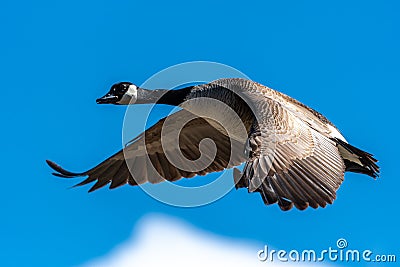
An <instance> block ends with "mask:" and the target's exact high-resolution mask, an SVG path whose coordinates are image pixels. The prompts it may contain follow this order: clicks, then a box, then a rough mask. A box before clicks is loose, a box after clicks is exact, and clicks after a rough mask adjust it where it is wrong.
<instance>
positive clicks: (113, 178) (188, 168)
mask: <svg viewBox="0 0 400 267" xmlns="http://www.w3.org/2000/svg"><path fill="white" fill-rule="evenodd" d="M185 122H187V123H186V124H185ZM178 125H182V126H183V125H184V126H183V127H182V128H181V130H179V129H177V127H178ZM178 128H179V127H178ZM207 139H211V140H212V141H213V142H210V140H207ZM174 140H177V141H176V144H175V143H174ZM202 140H204V141H203V142H202ZM213 143H214V144H213ZM244 161H245V156H244V147H243V145H241V144H240V143H239V142H236V141H235V140H230V138H229V137H228V135H227V134H226V133H224V132H223V131H222V130H221V129H219V130H217V129H215V128H214V127H213V126H211V125H210V123H208V122H207V121H206V120H205V119H203V118H200V117H195V116H194V115H193V114H192V113H190V112H187V111H185V110H180V111H178V112H176V113H174V114H172V115H170V116H168V117H166V118H163V119H161V120H160V121H158V122H157V123H156V124H155V125H154V126H152V127H150V128H149V129H147V130H146V131H145V132H144V133H142V134H140V135H139V136H138V137H136V138H135V139H134V140H133V141H132V142H130V144H129V145H128V146H127V147H125V148H124V149H123V150H121V151H119V152H118V153H116V154H114V155H113V156H111V157H109V158H108V159H106V160H105V161H103V162H102V163H100V164H99V165H97V166H96V167H94V168H92V169H90V170H88V171H86V172H82V173H73V172H69V171H67V170H65V169H63V168H61V167H60V166H58V165H57V164H55V163H54V162H51V161H47V163H48V164H49V165H50V167H52V168H53V169H54V170H55V171H56V173H53V174H54V175H56V176H60V177H65V178H72V177H80V176H88V177H87V178H86V179H85V180H83V181H82V182H80V183H79V184H77V185H76V186H81V185H85V184H88V183H91V182H94V181H96V183H95V184H94V185H93V186H92V187H91V188H90V190H89V192H91V191H94V190H96V189H99V188H101V187H103V186H105V185H107V184H109V183H111V185H110V188H116V187H118V186H121V185H124V184H126V183H129V184H130V185H138V184H142V183H146V182H150V183H159V182H162V181H165V180H168V181H176V180H179V179H181V178H182V177H186V178H190V177H193V176H195V175H205V174H207V173H210V172H218V171H222V170H223V169H225V168H230V167H232V166H236V165H239V164H241V163H242V162H244Z"/></svg>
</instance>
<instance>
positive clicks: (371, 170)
mask: <svg viewBox="0 0 400 267" xmlns="http://www.w3.org/2000/svg"><path fill="white" fill-rule="evenodd" d="M333 140H334V141H335V142H336V143H337V144H338V145H340V146H341V147H343V148H344V149H346V150H347V151H348V152H350V153H351V154H354V155H355V156H357V157H358V160H359V161H360V162H361V164H362V165H360V164H358V163H357V162H353V161H351V160H349V159H344V163H345V166H346V171H349V172H356V173H362V174H366V175H369V176H371V177H373V178H377V177H379V173H380V168H379V166H378V165H377V164H376V163H377V162H378V160H377V159H375V158H374V157H373V155H372V154H370V153H368V152H365V151H363V150H361V149H359V148H356V147H354V146H352V145H350V144H348V143H346V142H344V141H342V140H340V139H338V138H334V139H333Z"/></svg>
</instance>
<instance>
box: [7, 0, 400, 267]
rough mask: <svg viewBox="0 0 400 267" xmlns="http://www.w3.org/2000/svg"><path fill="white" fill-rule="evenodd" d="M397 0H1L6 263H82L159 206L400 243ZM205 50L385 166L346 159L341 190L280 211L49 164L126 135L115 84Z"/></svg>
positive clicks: (292, 234) (283, 231) (306, 236)
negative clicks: (365, 171) (175, 195)
mask: <svg viewBox="0 0 400 267" xmlns="http://www.w3.org/2000/svg"><path fill="white" fill-rule="evenodd" d="M399 8H400V4H399V3H398V2H397V1H381V2H378V1H335V2H326V1H323V2H322V1H258V2H256V3H250V2H241V3H234V2H232V1H227V2H220V3H217V2H216V1H201V2H197V3H192V4H189V3H179V2H174V1H167V2H161V1H160V2H153V1H146V2H145V1H142V2H141V3H137V2H133V1H112V2H111V1H107V2H106V1H85V2H82V1H68V2H62V3H60V2H57V1H20V2H16V1H3V2H2V3H1V8H0V25H2V26H1V28H0V34H1V42H0V58H1V61H0V62H1V63H0V71H1V75H0V81H1V83H0V84H1V88H2V90H1V93H2V100H3V101H2V104H1V105H0V109H1V114H2V121H3V128H2V131H1V133H0V135H1V140H3V141H2V143H3V144H2V161H1V162H2V179H3V183H2V187H1V188H2V189H1V194H0V200H1V202H2V216H1V220H0V236H1V240H2V241H1V242H0V251H1V252H2V263H4V266H71V265H78V264H81V263H84V262H86V261H88V260H90V259H93V258H96V257H99V256H101V255H104V254H105V253H107V252H109V251H110V250H111V249H112V248H114V247H115V246H117V245H118V244H120V243H121V242H123V241H124V240H126V239H127V238H128V237H129V236H130V234H131V232H132V228H133V227H134V225H135V224H136V222H137V221H138V220H140V218H142V217H143V216H145V215H146V214H148V213H160V214H168V215H169V216H173V217H176V218H179V219H181V220H183V221H185V222H187V223H189V224H192V225H194V226H196V227H198V228H200V229H203V230H205V231H209V232H212V233H215V234H217V235H220V236H226V237H229V238H237V239H238V240H247V241H251V242H256V243H258V244H260V245H263V244H266V243H268V244H273V245H274V246H275V247H277V248H282V249H292V248H297V249H306V248H314V249H323V248H326V247H328V246H331V245H333V244H334V243H335V242H336V240H337V239H338V238H340V237H345V238H346V239H347V240H348V242H349V244H350V245H351V247H353V248H359V249H371V250H374V251H376V252H377V253H378V252H380V253H398V256H400V253H399V252H398V247H399V246H400V241H399V230H398V225H399V223H400V221H399V217H398V216H397V213H398V210H399V207H398V200H397V196H398V188H399V187H400V180H399V177H398V176H399V175H398V173H397V167H398V165H399V163H398V151H399V149H400V147H399V143H398V141H397V132H398V131H399V130H400V129H399V126H398V123H397V121H398V119H397V116H398V97H399V88H400V76H399V73H400V67H399V66H400V65H399V61H400V53H399V47H400V35H399V26H400V18H399V16H398V13H399ZM193 60H206V61H214V62H220V63H224V64H227V65H230V66H232V67H235V68H236V69H238V70H240V71H242V72H243V73H245V74H246V75H248V76H249V77H251V78H252V79H253V80H255V81H258V82H260V83H262V84H265V85H268V86H270V87H272V88H275V89H277V90H280V91H282V92H284V93H286V94H288V95H290V96H292V97H294V98H296V99H298V100H300V101H302V102H304V103H305V104H307V105H309V106H311V107H314V108H315V109H317V110H318V111H320V112H321V113H323V114H325V115H326V116H327V117H328V118H329V119H330V120H331V121H333V122H334V123H335V124H336V125H337V126H338V127H339V129H341V131H342V132H343V134H344V135H345V137H346V138H347V139H348V140H349V141H350V142H351V143H352V144H353V145H355V146H358V147H360V148H363V149H365V150H367V151H369V152H371V153H373V154H374V155H375V156H376V157H377V158H378V159H379V160H380V166H381V168H382V174H381V178H380V179H378V180H377V181H374V180H373V179H371V178H369V177H366V176H361V175H357V174H346V177H345V181H344V183H343V185H342V186H341V188H340V189H339V191H338V199H337V200H336V201H335V203H334V205H332V206H329V207H327V208H325V209H318V210H311V209H309V210H307V211H303V212H299V211H296V210H293V211H291V212H287V213H283V212H281V211H280V210H279V208H278V207H277V206H270V207H265V206H264V205H263V203H262V201H261V199H260V197H259V196H258V195H255V194H253V195H251V194H247V192H246V190H239V191H232V192H231V193H229V194H228V195H227V196H225V197H224V198H223V199H221V200H219V201H217V202H215V203H212V204H210V205H207V206H204V207H200V208H189V209H185V208H176V207H171V206H168V205H165V204H162V203H160V202H158V201H156V200H153V199H152V198H150V197H149V196H148V195H146V194H145V193H144V192H143V191H142V190H140V189H139V188H133V187H128V186H126V187H122V188H120V189H117V190H113V191H109V190H107V189H102V190H99V191H97V192H95V193H91V194H87V193H86V191H87V189H88V188H77V189H68V188H69V187H70V186H71V185H73V183H74V181H67V180H62V179H57V178H55V177H53V176H51V175H50V169H49V168H48V166H47V165H46V164H45V159H52V160H55V161H57V162H59V163H60V164H62V165H63V166H65V167H66V168H69V169H71V170H77V171H79V170H85V169H87V168H90V167H92V166H94V165H95V164H97V163H99V162H100V161H101V160H103V159H104V158H106V157H107V156H109V155H111V154H112V153H114V152H115V151H117V150H119V149H120V148H121V131H122V122H123V117H124V113H125V108H124V107H119V106H104V105H103V106H99V105H96V104H95V99H96V98H97V97H99V96H101V95H103V94H104V93H105V92H106V91H107V90H108V88H109V86H110V85H111V84H113V83H114V82H117V81H121V80H129V81H132V82H135V83H137V84H141V83H143V82H144V81H145V80H146V79H147V78H149V77H150V76H151V75H153V74H154V73H156V72H158V71H160V70H162V69H164V68H166V67H169V66H171V65H174V64H178V63H182V62H187V61H193ZM140 115H141V114H140V112H138V116H140ZM138 133H139V132H138ZM165 230H166V231H168V229H165ZM171 242H172V241H171ZM382 266H383V265H382Z"/></svg>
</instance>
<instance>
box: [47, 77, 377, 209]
mask: <svg viewBox="0 0 400 267" xmlns="http://www.w3.org/2000/svg"><path fill="white" fill-rule="evenodd" d="M202 98H207V99H214V100H218V101H221V102H222V103H224V104H226V106H228V107H230V108H232V109H233V110H234V111H235V112H236V114H237V116H238V117H239V118H240V120H241V123H242V125H243V127H244V129H245V131H246V138H245V139H246V140H244V141H243V140H240V137H238V138H236V137H234V138H230V137H228V136H229V134H228V131H225V130H224V128H223V127H219V126H218V125H219V124H218V123H216V122H213V120H211V119H207V118H202V117H196V118H194V119H190V118H189V117H190V116H192V115H193V113H194V114H197V115H198V114H199V113H201V112H202V111H205V110H206V111H208V112H209V113H213V114H220V113H221V110H215V108H217V109H218V107H215V108H214V106H215V105H208V106H207V103H208V102H207V99H206V100H205V101H204V100H203V101H198V102H196V101H197V100H198V99H202ZM192 100H193V101H194V102H193V103H191V104H190V105H186V104H185V103H188V102H190V101H192ZM96 102H97V103H98V104H117V105H128V104H146V103H156V104H168V105H173V106H180V107H182V108H183V109H182V110H180V111H178V112H176V113H174V114H172V115H170V116H168V117H166V118H163V119H161V120H160V121H158V122H157V123H156V124H155V125H154V126H152V127H150V128H149V129H147V130H146V131H145V132H144V133H142V134H141V135H139V136H138V137H137V138H135V139H134V140H133V141H132V142H131V143H130V144H129V145H128V146H127V147H126V148H125V154H124V151H123V150H121V151H119V152H118V153H116V154H114V155H113V156H111V157H110V158H108V159H106V160H105V161H103V162H102V163H100V164H99V165H97V166H96V167H94V168H92V169H90V170H88V171H85V172H81V173H73V172H69V171H67V170H65V169H63V168H61V167H60V166H59V165H57V164H55V163H54V162H52V161H49V160H47V163H48V165H49V166H50V167H51V168H53V169H54V170H55V171H56V173H53V174H54V175H56V176H60V177H66V178H72V177H77V176H88V177H87V178H86V179H85V180H83V181H82V182H80V183H79V184H77V186H80V185H85V184H87V183H90V182H94V181H96V183H95V184H94V185H93V186H92V187H91V188H90V190H89V192H91V191H94V190H96V189H99V188H101V187H103V186H105V185H107V184H109V183H111V185H110V188H115V187H118V186H121V185H124V184H126V183H128V184H130V185H138V184H142V183H145V182H150V183H158V182H161V181H164V179H166V180H169V181H176V180H178V179H181V178H182V177H187V178H189V177H193V176H195V175H205V174H207V173H210V172H217V171H221V170H223V169H225V168H230V167H233V166H236V165H240V164H241V163H244V162H245V166H244V169H243V172H240V171H239V170H237V169H235V170H234V179H235V186H236V188H243V187H244V188H247V189H248V191H249V192H259V193H260V195H261V197H262V199H263V201H264V203H265V204H266V205H270V204H273V203H278V205H279V207H280V208H281V209H282V210H289V209H291V208H292V207H293V205H294V206H296V207H297V208H298V209H300V210H303V209H306V208H307V207H308V206H311V207H312V208H317V207H319V206H320V207H325V206H326V205H327V203H329V204H332V202H333V200H334V199H335V198H336V190H337V189H338V188H339V186H340V184H341V183H342V181H343V179H344V173H345V172H346V171H349V172H356V173H362V174H366V175H369V176H371V177H373V178H376V177H377V176H378V174H379V167H378V166H377V165H376V162H377V160H376V159H375V158H374V157H373V156H372V155H371V154H369V153H367V152H364V151H362V150H360V149H358V148H356V147H354V146H352V145H350V144H349V143H348V142H347V141H346V139H345V138H344V137H343V136H342V134H341V133H340V132H339V130H338V129H337V128H336V127H335V126H334V125H333V124H332V123H331V122H330V121H329V120H328V119H327V118H326V117H325V116H323V115H322V114H320V113H319V112H317V111H315V110H313V109H311V108H309V107H307V106H306V105H304V104H302V103H300V102H298V101H297V100H295V99H293V98H291V97H289V96H287V95H285V94H282V93H280V92H277V91H275V90H273V89H270V88H268V87H266V86H264V85H261V84H259V83H256V82H253V81H250V80H246V79H239V78H227V79H220V80H216V81H213V82H211V83H208V84H202V85H197V86H189V87H186V88H183V89H179V90H163V89H157V90H147V89H143V88H139V87H138V86H136V85H134V84H132V83H130V82H121V83H117V84H114V85H113V86H112V87H111V89H110V91H109V92H108V93H107V94H106V95H105V96H103V97H102V98H99V99H97V101H96ZM222 113H223V112H222ZM223 116H225V115H223ZM185 118H189V119H188V121H189V122H188V123H187V124H186V125H184V126H183V127H182V129H181V130H180V135H179V148H180V151H181V152H182V154H183V155H184V156H185V157H186V158H188V159H190V160H196V159H197V158H199V157H200V156H201V154H202V153H201V152H200V148H199V143H200V141H201V140H203V139H204V138H212V139H213V140H214V142H215V145H216V148H217V152H216V155H215V158H213V159H212V160H211V161H210V164H209V165H207V166H204V167H202V168H200V169H199V168H197V169H194V170H190V169H189V170H188V169H184V168H177V167H175V166H174V165H172V164H171V163H169V160H168V159H167V156H166V151H170V152H171V151H172V152H173V153H178V152H179V151H177V150H176V149H177V148H176V147H162V145H161V142H160V140H161V139H162V138H163V137H162V134H161V131H162V129H163V126H164V124H166V121H167V120H170V122H172V125H174V123H178V122H179V121H180V120H184V119H185ZM222 119H223V118H222ZM230 124H234V123H233V122H232V121H231V122H230ZM172 128H174V127H170V128H169V129H172ZM144 140H145V141H144ZM232 143H235V144H234V145H232ZM230 145H231V146H230ZM229 146H230V147H229ZM231 154H232V155H231ZM147 157H148V159H149V160H150V161H151V165H152V166H153V167H154V169H155V170H156V172H152V171H151V170H150V169H149V168H146V167H145V166H147V165H149V162H148V160H147V159H146V158H147ZM130 170H131V171H132V170H134V171H136V173H135V174H134V177H133V176H132V172H130ZM158 174H159V175H158Z"/></svg>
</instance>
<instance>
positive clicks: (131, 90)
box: [96, 82, 138, 105]
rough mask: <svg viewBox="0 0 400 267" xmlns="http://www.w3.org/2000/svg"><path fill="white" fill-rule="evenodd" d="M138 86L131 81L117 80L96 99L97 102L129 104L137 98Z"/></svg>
mask: <svg viewBox="0 0 400 267" xmlns="http://www.w3.org/2000/svg"><path fill="white" fill-rule="evenodd" d="M137 95H138V87H137V86H136V85H134V84H133V83H131V82H119V83H116V84H113V86H111V89H110V91H109V92H108V93H107V94H106V95H105V96H103V97H101V98H98V99H97V100H96V103H97V104H114V105H129V104H133V103H135V102H136V100H137Z"/></svg>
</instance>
